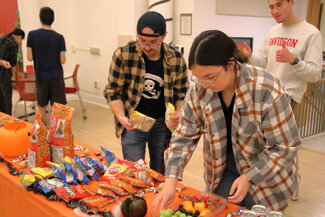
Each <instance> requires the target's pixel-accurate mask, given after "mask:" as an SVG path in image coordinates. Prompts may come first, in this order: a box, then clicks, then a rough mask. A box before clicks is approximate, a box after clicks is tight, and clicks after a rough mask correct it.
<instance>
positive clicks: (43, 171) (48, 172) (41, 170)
mask: <svg viewBox="0 0 325 217" xmlns="http://www.w3.org/2000/svg"><path fill="white" fill-rule="evenodd" d="M31 171H32V172H33V173H34V174H35V175H38V176H41V177H42V179H48V178H52V177H53V170H52V169H51V168H48V167H35V168H32V169H31Z"/></svg>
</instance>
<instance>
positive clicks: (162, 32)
mask: <svg viewBox="0 0 325 217" xmlns="http://www.w3.org/2000/svg"><path fill="white" fill-rule="evenodd" d="M137 33H138V34H137V42H138V45H139V47H140V49H141V50H142V52H143V53H144V54H145V55H146V56H147V57H148V58H149V59H152V60H157V59H159V58H160V53H161V44H162V42H163V41H164V39H165V37H166V35H167V32H166V21H165V18H164V17H163V16H162V15H161V14H160V13H158V12H155V11H148V12H146V13H144V14H143V15H142V16H141V17H140V18H139V20H138V24H137Z"/></svg>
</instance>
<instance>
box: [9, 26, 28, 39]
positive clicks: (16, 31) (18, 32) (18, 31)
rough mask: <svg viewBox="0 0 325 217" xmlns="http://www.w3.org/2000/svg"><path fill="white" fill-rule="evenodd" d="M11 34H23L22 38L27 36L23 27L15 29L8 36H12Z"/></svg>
mask: <svg viewBox="0 0 325 217" xmlns="http://www.w3.org/2000/svg"><path fill="white" fill-rule="evenodd" d="M11 35H17V36H21V38H22V39H24V38H25V32H24V31H23V30H22V29H19V28H16V29H14V30H13V31H12V32H10V33H9V34H8V35H7V36H11Z"/></svg>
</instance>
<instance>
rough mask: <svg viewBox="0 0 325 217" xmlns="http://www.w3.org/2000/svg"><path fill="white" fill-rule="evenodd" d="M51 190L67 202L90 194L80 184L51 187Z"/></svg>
mask: <svg viewBox="0 0 325 217" xmlns="http://www.w3.org/2000/svg"><path fill="white" fill-rule="evenodd" d="M53 191H54V192H55V194H56V195H57V196H58V197H59V198H61V199H62V200H64V201H65V202H67V203H68V202H69V201H70V200H79V199H82V198H85V197H89V196H91V195H90V194H89V193H88V192H87V191H85V190H84V189H83V188H82V187H81V186H80V185H75V186H68V187H61V188H56V189H53Z"/></svg>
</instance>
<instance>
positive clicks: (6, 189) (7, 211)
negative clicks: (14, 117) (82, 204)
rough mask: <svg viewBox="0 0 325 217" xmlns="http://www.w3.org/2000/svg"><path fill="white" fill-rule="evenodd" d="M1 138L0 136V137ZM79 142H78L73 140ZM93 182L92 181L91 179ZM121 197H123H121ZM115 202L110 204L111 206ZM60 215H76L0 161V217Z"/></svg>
mask: <svg viewBox="0 0 325 217" xmlns="http://www.w3.org/2000/svg"><path fill="white" fill-rule="evenodd" d="M0 139H1V138H0ZM75 143H77V144H79V143H78V142H75ZM88 148H89V149H90V151H91V153H90V154H91V155H92V154H94V152H95V151H97V150H95V149H92V148H90V147H88ZM2 157H3V158H4V159H5V160H6V161H8V162H10V163H12V164H13V165H14V166H15V168H19V166H18V164H19V162H17V163H13V162H12V159H13V158H7V157H5V156H2ZM92 182H94V181H92ZM181 193H182V194H187V195H194V194H196V193H198V190H196V189H194V188H191V187H188V188H187V189H186V190H184V191H182V192H181ZM178 194H179V193H177V195H176V200H175V201H174V203H172V204H171V205H170V206H173V205H174V204H178V203H179V201H180V200H181V199H180V198H178ZM155 197H156V194H155V193H147V194H146V195H145V199H146V201H147V204H148V207H149V209H148V213H147V217H151V216H153V215H155V216H156V214H157V213H158V212H153V211H152V210H151V205H152V201H153V199H154V198H155ZM122 199H123V198H122ZM114 205H115V204H112V207H113V206H114ZM237 209H238V206H237V205H234V204H228V207H227V208H226V209H225V210H224V211H223V212H221V213H220V214H219V215H218V217H225V216H226V215H227V213H229V212H231V211H233V210H237ZM27 216H28V217H29V216H30V217H52V216H53V217H61V216H76V215H75V214H74V213H73V209H71V208H68V207H67V206H66V205H65V204H64V203H63V202H57V201H49V200H47V199H46V198H45V197H44V196H43V195H39V194H34V193H33V192H28V191H26V190H25V189H24V188H23V186H22V185H21V184H20V182H19V179H18V176H13V175H10V174H9V171H8V168H7V166H6V164H5V162H2V163H0V217H27ZM158 216H159V215H158Z"/></svg>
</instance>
